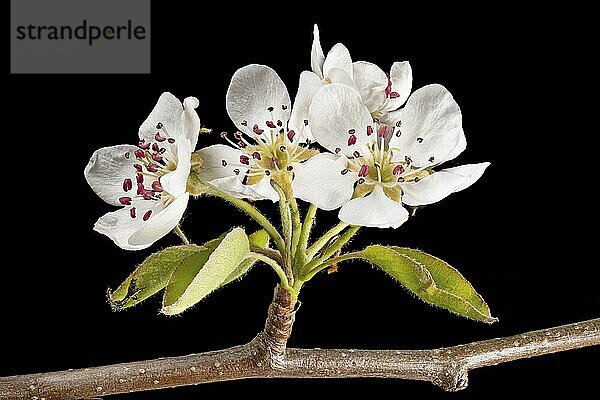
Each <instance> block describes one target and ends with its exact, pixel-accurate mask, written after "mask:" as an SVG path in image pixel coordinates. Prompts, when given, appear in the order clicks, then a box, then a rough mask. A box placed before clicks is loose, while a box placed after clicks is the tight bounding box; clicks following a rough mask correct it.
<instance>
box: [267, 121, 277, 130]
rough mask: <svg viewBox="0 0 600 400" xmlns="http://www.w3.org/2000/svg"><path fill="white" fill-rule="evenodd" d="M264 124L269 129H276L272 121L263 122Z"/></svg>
mask: <svg viewBox="0 0 600 400" xmlns="http://www.w3.org/2000/svg"><path fill="white" fill-rule="evenodd" d="M265 124H266V125H267V126H268V127H269V128H271V129H275V128H277V126H276V125H275V124H274V123H273V121H265Z"/></svg>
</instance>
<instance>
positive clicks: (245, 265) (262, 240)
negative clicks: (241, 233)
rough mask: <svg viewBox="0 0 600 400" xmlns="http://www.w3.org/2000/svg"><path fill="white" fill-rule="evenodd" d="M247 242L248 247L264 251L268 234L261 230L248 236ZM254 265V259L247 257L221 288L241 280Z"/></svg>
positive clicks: (267, 242)
mask: <svg viewBox="0 0 600 400" xmlns="http://www.w3.org/2000/svg"><path fill="white" fill-rule="evenodd" d="M248 241H249V242H250V246H254V247H260V248H262V249H266V248H267V247H268V246H269V234H268V233H267V232H266V231H265V230H263V229H261V230H259V231H256V232H254V233H253V234H251V235H249V236H248ZM255 263H256V259H255V258H252V257H249V258H247V259H245V260H244V261H242V262H241V263H240V265H238V267H237V268H236V269H235V270H234V271H233V272H232V273H231V274H229V276H228V277H227V278H226V279H225V281H223V283H222V284H221V287H223V286H225V285H227V284H228V283H230V282H232V281H234V280H236V279H239V278H241V277H242V276H243V275H245V274H246V273H247V272H248V271H250V268H252V266H254V264H255Z"/></svg>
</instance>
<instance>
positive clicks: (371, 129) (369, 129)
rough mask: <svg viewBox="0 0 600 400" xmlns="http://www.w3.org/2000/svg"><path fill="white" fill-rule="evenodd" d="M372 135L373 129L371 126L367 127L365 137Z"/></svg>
mask: <svg viewBox="0 0 600 400" xmlns="http://www.w3.org/2000/svg"><path fill="white" fill-rule="evenodd" d="M372 134H373V127H372V126H371V125H369V126H367V136H371V135H372Z"/></svg>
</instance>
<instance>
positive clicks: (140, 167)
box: [133, 164, 142, 172]
mask: <svg viewBox="0 0 600 400" xmlns="http://www.w3.org/2000/svg"><path fill="white" fill-rule="evenodd" d="M133 168H135V169H136V170H137V171H138V172H142V166H141V165H140V164H133Z"/></svg>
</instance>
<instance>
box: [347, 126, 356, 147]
mask: <svg viewBox="0 0 600 400" xmlns="http://www.w3.org/2000/svg"><path fill="white" fill-rule="evenodd" d="M351 130H354V129H351ZM354 144H356V136H354V135H350V137H349V138H348V146H352V145H354Z"/></svg>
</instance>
